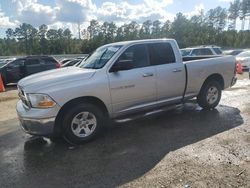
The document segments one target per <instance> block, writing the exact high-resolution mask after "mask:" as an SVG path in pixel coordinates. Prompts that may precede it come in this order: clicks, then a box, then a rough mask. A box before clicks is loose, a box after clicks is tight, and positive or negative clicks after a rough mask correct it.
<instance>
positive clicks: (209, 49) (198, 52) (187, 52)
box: [181, 46, 222, 57]
mask: <svg viewBox="0 0 250 188" xmlns="http://www.w3.org/2000/svg"><path fill="white" fill-rule="evenodd" d="M181 54H182V56H183V57H189V56H210V55H222V50H221V48H220V47H219V46H196V47H189V48H184V49H181Z"/></svg>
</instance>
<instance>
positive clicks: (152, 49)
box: [148, 43, 176, 65]
mask: <svg viewBox="0 0 250 188" xmlns="http://www.w3.org/2000/svg"><path fill="white" fill-rule="evenodd" d="M148 48H149V54H150V62H151V64H152V65H164V64H170V63H175V62H176V59H175V54H174V51H173V48H172V46H171V45H170V44H169V43H156V44H148Z"/></svg>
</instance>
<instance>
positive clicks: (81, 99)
mask: <svg viewBox="0 0 250 188" xmlns="http://www.w3.org/2000/svg"><path fill="white" fill-rule="evenodd" d="M84 102H86V103H90V104H94V105H96V106H98V107H100V109H101V110H102V112H103V114H104V115H105V117H107V118H108V117H109V112H108V109H107V107H106V105H105V104H104V102H103V101H102V100H101V99H99V98H97V97H93V96H85V97H78V98H75V99H72V100H70V101H68V102H67V103H65V104H64V105H63V106H62V107H61V109H60V110H59V112H58V114H57V116H56V120H55V127H54V132H55V134H56V135H59V134H61V131H62V130H61V125H62V120H63V116H64V114H65V113H66V111H67V110H68V109H69V108H71V107H73V106H74V105H76V104H80V103H84Z"/></svg>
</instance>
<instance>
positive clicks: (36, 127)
mask: <svg viewBox="0 0 250 188" xmlns="http://www.w3.org/2000/svg"><path fill="white" fill-rule="evenodd" d="M16 110H17V114H18V118H19V121H20V125H21V127H22V128H23V130H24V131H25V132H26V133H28V134H31V135H39V136H50V135H53V133H54V126H55V119H56V114H57V112H58V111H59V109H58V107H55V108H51V109H26V108H25V107H24V106H23V103H22V101H18V103H17V107H16Z"/></svg>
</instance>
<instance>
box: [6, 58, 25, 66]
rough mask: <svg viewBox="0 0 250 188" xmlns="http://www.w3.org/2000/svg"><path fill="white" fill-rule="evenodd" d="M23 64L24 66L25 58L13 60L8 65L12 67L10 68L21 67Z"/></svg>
mask: <svg viewBox="0 0 250 188" xmlns="http://www.w3.org/2000/svg"><path fill="white" fill-rule="evenodd" d="M21 66H24V60H23V59H18V60H15V61H13V62H11V63H10V64H9V65H8V67H10V68H18V67H21Z"/></svg>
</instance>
